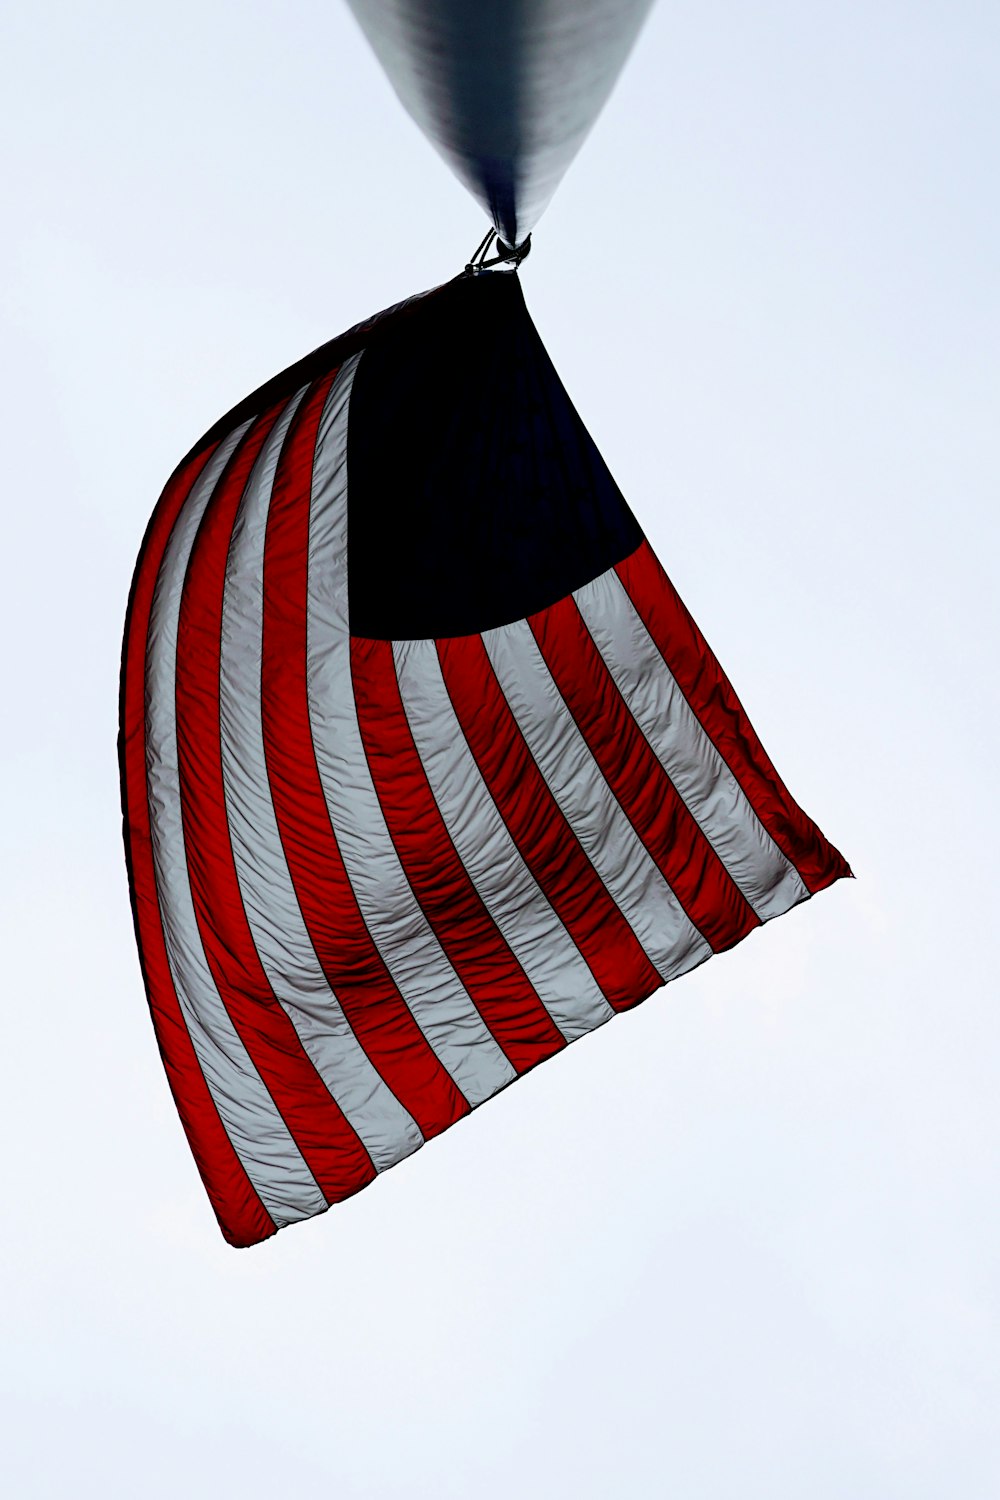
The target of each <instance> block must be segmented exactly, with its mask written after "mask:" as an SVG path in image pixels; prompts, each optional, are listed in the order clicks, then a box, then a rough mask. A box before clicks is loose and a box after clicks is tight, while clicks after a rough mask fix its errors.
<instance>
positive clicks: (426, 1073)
mask: <svg viewBox="0 0 1000 1500" xmlns="http://www.w3.org/2000/svg"><path fill="white" fill-rule="evenodd" d="M331 381H332V377H331V378H330V380H327V381H325V382H324V383H323V384H322V385H321V386H320V387H319V388H318V389H317V390H316V392H315V393H314V395H313V396H311V397H310V399H309V401H308V403H307V404H306V405H304V407H303V409H302V412H301V420H300V421H299V422H297V423H296V430H295V432H294V433H293V434H292V435H291V437H290V439H289V441H288V442H287V443H286V444H285V452H284V453H283V455H282V460H281V465H280V468H279V471H278V474H277V476H276V481H275V486H274V494H273V497H272V500H271V509H270V512H269V514H268V521H267V539H266V543H265V550H264V650H263V667H262V678H261V683H262V704H263V718H264V749H265V754H266V757H267V764H268V774H269V777H270V782H271V797H272V800H273V802H274V810H275V813H276V815H277V820H278V828H279V830H280V833H281V842H282V847H283V848H284V851H285V858H286V860H287V862H288V868H289V871H290V873H291V876H292V881H293V883H294V886H295V891H296V895H297V897H298V901H299V905H300V907H301V909H302V915H303V917H304V919H305V922H306V926H307V928H308V930H309V936H310V938H311V940H312V943H313V946H314V948H315V950H316V955H317V957H318V959H319V962H320V964H321V965H322V968H323V971H324V973H325V974H326V977H327V980H328V982H329V984H330V987H331V988H332V990H333V991H334V993H335V994H336V996H337V999H338V1000H339V1001H340V1004H341V1006H342V1008H343V1011H344V1014H345V1015H346V1017H347V1019H348V1021H349V1022H350V1024H351V1026H352V1027H353V1028H354V1032H355V1034H356V1036H357V1038H358V1041H359V1042H360V1043H361V1046H362V1047H363V1048H364V1050H365V1052H366V1053H367V1054H368V1057H369V1059H370V1060H371V1062H372V1064H373V1066H374V1067H375V1068H376V1069H377V1070H378V1072H379V1073H380V1074H381V1076H382V1078H383V1079H384V1080H385V1082H386V1084H387V1085H388V1086H389V1088H390V1089H391V1090H392V1091H393V1093H394V1094H395V1095H396V1097H397V1099H399V1101H400V1103H401V1104H402V1105H403V1107H404V1108H405V1109H407V1110H409V1112H410V1114H411V1115H412V1116H413V1118H414V1120H416V1122H417V1125H418V1126H419V1128H420V1130H421V1131H422V1133H423V1135H424V1136H425V1138H429V1137H430V1136H433V1135H437V1134H438V1133H439V1132H440V1131H442V1130H444V1129H445V1128H446V1127H447V1126H448V1125H451V1124H452V1123H453V1122H454V1121H455V1120H457V1119H460V1118H461V1117H462V1116H463V1115H465V1114H468V1112H469V1106H468V1103H467V1101H466V1100H465V1098H464V1097H463V1095H462V1093H461V1092H460V1090H459V1089H458V1088H457V1086H456V1085H455V1083H454V1081H453V1080H452V1078H451V1076H450V1075H449V1073H448V1072H447V1071H446V1070H445V1068H444V1067H443V1066H442V1064H441V1063H440V1061H439V1060H438V1058H437V1056H436V1054H435V1052H434V1051H433V1049H432V1048H431V1046H430V1044H429V1043H428V1041H427V1039H426V1037H425V1036H424V1034H423V1032H422V1031H421V1030H420V1027H419V1026H418V1025H417V1023H416V1021H415V1020H414V1018H413V1015H412V1014H411V1012H410V1010H409V1008H408V1006H407V1005H406V1003H405V1001H404V1000H403V998H402V996H401V995H400V993H399V990H398V989H397V987H396V984H395V981H394V980H393V978H392V976H391V975H390V973H389V971H388V969H387V968H386V965H385V962H384V960H383V958H382V955H381V953H380V952H379V950H378V948H377V946H376V945H375V943H374V941H373V940H372V937H371V934H370V933H369V931H368V928H367V927H366V925H365V921H364V917H363V916H362V913H361V910H360V908H359V906H358V902H357V898H356V897H355V894H354V890H353V887H352V886H351V882H350V879H349V877H348V874H347V871H346V869H345V867H344V862H343V858H342V856H341V853H340V849H339V847H338V845H337V839H336V835H335V834H334V831H333V828H332V827H331V824H330V817H329V813H328V811H327V806H326V800H325V797H324V795H323V787H322V783H321V781H320V777H319V771H318V769H317V765H316V755H315V751H314V748H313V742H312V734H311V731H310V724H309V699H308V691H307V678H306V671H307V657H306V629H307V612H308V566H309V509H310V491H311V480H312V463H313V454H314V451H315V446H316V440H317V434H318V430H319V422H320V418H321V416H322V411H323V402H324V400H325V397H326V394H327V392H328V390H329V387H330V384H331Z"/></svg>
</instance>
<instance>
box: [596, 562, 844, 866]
mask: <svg viewBox="0 0 1000 1500" xmlns="http://www.w3.org/2000/svg"><path fill="white" fill-rule="evenodd" d="M615 571H616V572H617V574H618V577H619V578H620V579H621V581H622V583H623V585H624V586H625V590H626V592H627V594H628V596H629V598H630V599H631V601H632V603H633V605H634V606H635V609H636V611H637V613H638V615H639V617H640V619H641V620H642V622H643V624H644V625H645V627H646V629H647V630H648V631H649V634H650V636H651V637H652V639H653V641H654V642H655V643H656V646H657V648H658V650H659V652H660V655H661V656H662V657H663V660H664V661H665V662H666V664H667V666H668V668H669V669H670V671H671V672H672V673H673V675H674V678H675V679H676V681H677V684H678V686H679V687H680V689H681V691H682V692H683V693H684V695H685V697H686V698H687V700H688V702H689V703H690V705H691V707H692V709H693V710H694V712H695V714H696V715H697V716H698V719H699V720H700V722H701V725H702V728H703V729H704V730H705V733H706V734H707V735H708V736H709V738H710V739H711V740H712V743H713V744H714V745H715V747H716V749H717V750H718V752H719V754H720V755H721V756H722V757H723V759H724V760H725V761H726V764H727V765H728V766H729V769H730V770H731V771H732V773H733V775H734V776H735V777H736V779H737V781H738V782H739V784H740V786H741V787H742V788H743V791H744V792H745V794H746V796H747V799H748V801H749V802H750V805H751V807H752V808H753V810H754V812H755V813H756V814H757V817H758V818H759V819H760V821H761V823H762V824H763V826H764V827H765V828H766V829H767V832H768V833H769V834H770V836H771V838H772V839H773V840H774V842H775V843H776V844H777V846H778V848H779V849H780V850H781V852H782V853H783V854H784V855H785V856H786V858H788V859H789V860H791V862H792V864H793V865H794V866H795V868H796V869H797V870H798V872H799V874H800V875H801V877H802V880H803V883H804V884H805V886H806V888H807V889H808V890H809V891H810V892H814V891H821V890H822V889H823V888H824V886H828V885H831V884H832V883H833V881H835V880H839V879H841V877H842V876H845V875H850V873H851V871H850V867H849V865H848V864H847V861H846V860H845V859H844V857H843V855H842V854H840V853H839V852H838V851H837V850H836V849H835V848H834V847H833V845H832V844H830V843H828V842H827V840H826V839H825V838H824V837H823V835H822V833H820V831H819V829H818V828H817V827H816V824H815V823H813V822H812V820H811V819H810V818H807V817H806V815H805V813H804V812H803V811H802V809H801V808H800V807H799V806H798V804H797V803H796V802H794V801H793V800H792V798H791V796H790V795H789V793H788V791H787V789H786V787H785V784H784V782H783V781H782V780H781V778H780V777H779V775H778V773H777V771H776V770H775V769H774V767H773V765H772V764H771V762H770V760H769V759H768V756H767V754H766V752H765V750H764V747H763V745H762V744H761V743H760V740H759V739H758V738H757V736H756V734H755V733H754V729H753V726H752V725H751V723H750V720H749V719H748V718H747V716H746V713H745V712H744V709H743V705H742V704H741V703H740V700H739V699H738V698H737V696H736V694H735V693H734V692H733V689H732V686H731V684H730V683H729V680H728V678H727V677H726V675H725V673H724V672H723V670H722V668H721V667H720V666H719V663H718V662H717V661H716V659H715V657H714V656H713V655H712V652H711V651H710V649H709V647H708V644H707V642H706V641H705V638H704V636H703V635H702V633H701V631H700V630H699V629H698V627H697V625H696V624H695V622H694V621H693V620H692V618H691V616H690V615H689V614H688V612H687V609H686V608H685V607H684V604H683V603H682V601H681V599H680V597H679V595H678V594H677V591H676V590H675V588H674V586H673V584H672V583H671V582H670V579H669V578H668V577H667V575H666V573H665V572H664V571H663V568H662V567H661V566H660V562H659V559H658V558H657V557H656V554H655V553H654V552H653V549H652V548H651V547H650V545H649V543H648V542H643V544H642V546H641V547H639V548H638V549H637V550H636V551H635V552H633V553H632V556H631V557H628V558H626V559H625V561H624V562H622V563H619V564H618V567H617V568H616V570H615Z"/></svg>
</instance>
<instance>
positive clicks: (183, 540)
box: [146, 423, 326, 1228]
mask: <svg viewBox="0 0 1000 1500" xmlns="http://www.w3.org/2000/svg"><path fill="white" fill-rule="evenodd" d="M249 425H250V424H249V423H246V424H244V426H242V427H240V428H238V429H237V431H236V432H234V433H232V434H231V435H230V437H229V438H227V440H226V442H225V443H224V444H223V445H222V447H220V449H219V450H218V452H217V453H216V454H215V455H214V457H213V458H212V460H211V461H210V463H209V464H208V465H207V467H206V468H205V470H204V472H203V474H202V475H201V477H200V478H199V480H198V483H197V484H196V485H195V487H194V489H193V490H192V492H191V494H190V495H189V497H188V499H187V501H186V502H185V504H184V506H183V508H182V510H181V513H180V515H179V516H178V518H177V521H176V523H175V525H174V528H173V531H172V532H171V535H170V541H169V542H168V544H167V548H166V551H165V553H164V555H163V561H162V563H161V564H160V571H159V574H158V576H157V580H156V588H155V590H154V593H153V605H152V609H151V611H150V618H149V639H148V644H147V648H146V780H147V786H148V791H149V821H150V830H151V833H152V845H153V864H154V869H155V874H156V892H157V897H158V899H159V903H160V912H161V916H162V920H163V935H164V939H165V942H166V948H167V958H168V961H169V964H170V974H171V977H172V979H173V983H174V989H175V990H176V992H177V999H178V1002H179V1004H180V1008H181V1012H182V1014H183V1016H184V1021H185V1024H186V1025H187V1029H188V1032H189V1034H190V1037H191V1042H192V1045H193V1046H194V1050H195V1053H196V1054H197V1058H198V1062H199V1065H200V1067H201V1070H202V1073H203V1074H204V1076H205V1082H206V1083H207V1084H208V1087H209V1089H210V1091H211V1094H212V1098H213V1099H214V1101H215V1104H216V1107H217V1109H218V1111H219V1115H220V1117H221V1119H222V1123H223V1126H224V1127H225V1131H226V1134H227V1135H228V1137H229V1139H230V1141H231V1142H232V1145H233V1149H234V1150H235V1151H236V1154H237V1155H238V1156H239V1158H240V1161H241V1162H242V1163H243V1166H244V1168H245V1169H246V1173H247V1176H248V1177H249V1179H250V1181H251V1182H252V1183H253V1185H254V1188H255V1189H256V1191H257V1193H258V1195H259V1197H260V1200H261V1202H262V1203H263V1205H264V1207H265V1208H266V1209H267V1211H268V1213H269V1214H270V1215H271V1218H272V1219H273V1220H274V1222H275V1224H277V1225H278V1227H279V1228H280V1227H281V1226H282V1225H284V1224H290V1223H292V1222H293V1221H294V1220H296V1219H305V1218H308V1217H309V1216H310V1215H311V1214H316V1213H322V1211H323V1210H324V1209H325V1208H326V1199H325V1198H324V1196H323V1194H322V1193H321V1191H320V1189H319V1187H318V1186H317V1184H316V1180H315V1178H314V1177H313V1175H312V1173H311V1172H310V1170H309V1168H308V1166H307V1165H306V1163H305V1161H304V1159H303V1157H302V1154H301V1152H300V1151H299V1148H298V1147H297V1146H296V1144H295V1141H294V1140H293V1139H292V1136H291V1134H290V1133H289V1131H288V1128H287V1126H286V1125H285V1123H284V1121H283V1120H282V1118H281V1116H280V1114H279V1113H278V1111H277V1109H276V1107H275V1105H274V1101H273V1100H272V1098H271V1096H270V1094H269V1093H268V1090H267V1088H266V1087H265V1085H264V1083H263V1081H262V1079H261V1077H260V1075H259V1073H258V1072H257V1070H256V1068H255V1067H254V1065H253V1063H252V1061H251V1060H250V1057H249V1054H248V1053H247V1051H246V1048H245V1047H244V1045H243V1043H242V1041H241V1040H240V1037H239V1034H238V1032H237V1030H236V1028H235V1026H234V1025H233V1023H232V1021H231V1019H230V1017H229V1013H228V1011H227V1010H226V1007H225V1005H224V1004H223V1001H222V997H221V995H220V994H219V991H218V990H217V988H216V986H215V981H214V980H213V978H212V974H211V970H210V969H209V966H208V960H207V959H206V957H205V950H204V948H203V947H202V942H201V934H200V933H199V931H198V921H197V917H196V916H195V911H194V902H193V900H192V896H191V885H190V879H189V875H188V866H187V859H186V856H185V850H184V825H183V819H182V815H181V792H180V776H179V772H178V765H177V720H176V715H175V711H174V692H175V682H176V670H177V622H178V617H179V614H180V603H181V591H182V589H183V586H184V577H185V574H186V572H187V565H188V559H189V557H190V554H191V548H192V546H193V544H194V539H195V535H196V533H197V530H198V526H199V524H200V522H201V518H202V516H203V515H204V513H205V507H206V506H207V505H208V502H209V499H210V497H211V494H212V491H213V489H214V488H215V485H216V483H217V481H218V479H219V478H220V476H221V474H222V471H223V469H224V468H225V465H226V461H227V460H228V458H229V457H230V455H231V454H232V453H233V451H234V449H235V448H236V445H237V443H238V442H239V441H240V439H241V438H242V437H243V436H244V434H245V433H246V431H247V428H248V427H249Z"/></svg>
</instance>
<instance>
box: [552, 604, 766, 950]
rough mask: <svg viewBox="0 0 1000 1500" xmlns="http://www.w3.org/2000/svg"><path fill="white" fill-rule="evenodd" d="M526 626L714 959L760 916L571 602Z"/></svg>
mask: <svg viewBox="0 0 1000 1500" xmlns="http://www.w3.org/2000/svg"><path fill="white" fill-rule="evenodd" d="M528 624H529V625H530V626H531V629H532V631H533V632H534V636H535V639H536V641H537V642H538V645H539V647H540V649H541V652H542V655H543V656H544V657H545V663H546V665H547V667H548V669H549V671H550V672H551V674H552V677H553V679H554V681H555V684H556V686H557V687H558V689H559V691H560V693H561V694H562V696H563V698H564V699H565V702H566V706H567V707H568V709H569V711H570V713H571V714H572V715H573V718H574V719H575V720H576V723H577V727H578V728H579V730H580V733H581V734H582V735H583V737H584V739H585V740H586V742H587V745H588V746H589V748H590V751H591V753H592V754H593V756H594V759H595V760H596V761H597V764H598V765H599V766H600V768H601V773H602V775H603V776H604V779H605V780H606V781H607V783H608V785H609V786H610V788H611V790H612V792H613V793H614V795H615V797H616V798H617V800H618V802H619V803H620V804H621V807H622V810H623V811H624V813H625V814H626V816H627V817H628V819H629V822H630V823H631V824H632V826H633V828H634V829H635V831H636V833H637V834H638V835H639V837H640V838H641V839H642V842H643V843H644V844H645V846H646V848H647V849H648V850H649V852H650V854H651V855H652V857H653V859H654V860H655V861H656V863H657V865H658V866H659V868H660V870H661V871H662V873H663V876H664V879H665V880H666V881H667V884H668V885H669V886H670V887H671V888H672V890H673V892H674V894H675V895H676V897H677V899H678V900H679V901H680V903H681V905H682V906H683V908H684V910H685V911H686V912H687V914H688V916H689V917H690V919H691V921H692V922H693V923H694V925H695V926H696V927H697V928H698V930H699V931H700V932H701V933H702V934H703V935H704V937H705V938H706V939H707V941H708V942H709V943H710V944H711V946H712V948H713V950H714V951H715V952H716V953H720V952H721V951H722V950H723V949H725V948H731V947H732V946H733V944H734V943H738V942H739V941H740V939H741V938H744V937H746V935H747V933H748V932H752V931H753V929H754V928H755V927H759V926H760V918H759V917H758V916H757V915H756V913H755V912H754V910H753V908H752V907H751V906H750V904H749V902H748V901H747V899H746V897H745V896H744V895H743V893H742V891H741V890H740V889H739V887H738V886H737V885H736V884H735V882H734V881H733V879H732V877H731V876H730V874H729V872H728V870H727V869H726V867H725V865H724V864H723V863H722V861H721V859H720V858H719V856H718V855H717V854H716V852H715V850H714V849H713V848H712V845H711V844H710V843H709V841H708V839H707V838H706V837H705V835H704V834H703V833H702V831H701V829H700V828H699V826H698V824H697V822H696V821H695V819H694V818H693V817H692V815H691V813H690V812H689V811H688V808H687V807H686V805H685V804H684V802H683V800H682V799H681V797H680V796H679V794H678V792H677V789H676V787H675V786H674V784H673V782H672V781H671V780H670V778H669V776H668V775H667V773H666V772H665V771H664V769H663V767H662V766H661V765H660V762H659V761H658V760H657V758H656V756H655V755H654V753H653V751H652V750H651V748H650V746H649V742H648V741H647V739H646V737H645V735H644V734H643V733H642V730H641V729H640V728H639V726H638V724H637V723H636V721H635V719H634V718H633V717H632V714H631V713H630V712H629V709H628V705H627V704H626V702H625V700H624V698H623V697H622V695H621V693H620V692H619V691H618V688H617V686H616V684H615V680H614V678H613V677H612V676H611V673H610V672H609V671H608V668H607V666H606V664H605V662H604V658H603V657H602V656H601V653H600V652H599V651H598V649H597V647H596V646H595V644H594V641H593V638H592V637H591V634H590V631H589V630H588V629H587V627H586V625H585V624H584V621H583V617H582V616H581V614H580V611H579V609H578V607H577V604H576V601H575V599H572V598H569V599H561V600H560V601H559V603H558V604H553V605H551V606H550V607H549V608H548V609H544V610H541V611H540V612H539V613H538V614H537V615H533V616H532V617H531V618H530V620H529V621H528Z"/></svg>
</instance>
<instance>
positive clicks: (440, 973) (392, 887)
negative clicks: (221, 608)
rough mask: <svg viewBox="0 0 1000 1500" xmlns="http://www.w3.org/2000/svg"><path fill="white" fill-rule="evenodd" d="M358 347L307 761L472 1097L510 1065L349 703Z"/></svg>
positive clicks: (318, 469) (325, 482) (320, 458)
mask: <svg viewBox="0 0 1000 1500" xmlns="http://www.w3.org/2000/svg"><path fill="white" fill-rule="evenodd" d="M360 357H361V356H360V355H355V356H354V357H353V358H352V359H350V360H348V361H347V362H346V363H345V365H344V367H343V369H342V370H341V373H340V374H339V375H338V377H337V379H336V381H335V382H334V386H333V389H332V390H331V392H330V395H329V398H328V400H327V404H326V408H325V410H324V412H323V418H322V421H321V423H320V429H319V440H318V442H317V445H316V462H315V467H314V471H313V494H312V510H311V515H310V525H309V644H308V672H309V717H310V723H311V728H312V737H313V744H314V746H315V750H316V764H317V766H318V768H319V774H320V780H321V782H322V784H323V792H324V795H325V798H326V803H327V809H328V811H329V814H330V821H331V823H332V824H333V828H334V832H335V833H336V836H337V842H338V844H339V846H340V852H341V855H342V856H343V860H344V865H345V868H346V870H347V875H348V879H349V880H350V882H351V885H352V886H353V888H354V892H355V895H356V896H357V899H358V904H359V906H360V907H361V911H362V914H363V916H364V919H365V922H366V923H367V926H368V930H369V932H370V933H371V935H372V938H373V940H374V942H375V944H376V945H377V947H378V949H379V952H380V953H381V955H382V957H383V959H384V960H385V963H386V966H387V968H388V970H389V972H390V974H391V975H392V977H393V979H394V980H395V982H396V985H397V987H398V989H399V992H400V994H401V995H402V997H403V999H404V1000H405V1001H406V1004H407V1005H408V1006H409V1008H410V1010H411V1012H412V1014H413V1016H414V1019H415V1020H416V1022H417V1024H418V1025H419V1027H420V1029H421V1031H422V1032H423V1034H424V1036H425V1037H426V1038H427V1040H428V1042H429V1043H430V1045H431V1047H432V1048H433V1049H434V1051H435V1053H436V1054H437V1056H438V1058H439V1060H440V1061H441V1063H442V1064H443V1066H444V1067H445V1068H446V1069H447V1071H448V1072H449V1074H450V1075H451V1077H452V1078H453V1079H454V1081H455V1083H456V1084H457V1085H458V1087H459V1088H460V1089H461V1091H462V1093H463V1094H464V1095H465V1097H466V1098H467V1099H468V1101H469V1103H470V1104H471V1105H476V1104H480V1103H482V1101H483V1100H484V1099H488V1098H489V1097H490V1095H491V1094H495V1093H496V1091H497V1090H498V1089H500V1088H503V1087H504V1085H505V1084H507V1083H509V1082H510V1081H511V1080H512V1079H513V1078H514V1076H515V1074H514V1070H513V1068H512V1067H511V1065H510V1063H509V1062H508V1061H507V1059H506V1057H505V1056H504V1054H503V1052H502V1051H501V1050H500V1048H499V1047H498V1046H497V1044H496V1042H495V1041H494V1039H493V1037H492V1036H491V1035H490V1033H489V1031H488V1030H487V1028H486V1025H485V1023H484V1021H483V1019H482V1017H481V1016H480V1014H479V1012H478V1011H477V1010H476V1008H475V1006H474V1005H473V1003H472V1000H471V999H470V998H469V995H468V993H467V992H466V990H465V988H464V986H463V985H462V983H461V981H460V980H459V978H458V975H457V974H456V973H455V970H454V969H453V968H452V966H451V963H450V962H449V960H448V958H447V956H446V955H445V953H444V950H443V949H442V947H441V945H440V943H439V942H438V940H437V938H436V937H435V935H434V932H433V930H432V929H431V926H430V924H429V923H428V921H427V918H426V917H425V916H424V913H423V911H422V910H421V907H420V905H419V904H418V902H417V900H416V898H415V896H414V894H413V891H412V890H411V888H410V885H409V882H408V881H407V879H406V875H405V873H404V871H403V867H402V865H401V863H400V861H399V857H398V855H397V854H396V850H395V848H394V846H393V843H392V839H391V837H390V835H389V830H388V828H387V827H386V823H385V819H384V817H383V816H382V809H381V807H380V805H379V801H378V797H377V795H376V792H375V786H374V783H373V782H372V778H371V773H370V771H369V768H368V761H367V759H366V757H365V751H364V745H363V743H362V740H361V731H360V728H359V726H358V716H357V708H356V705H355V702H354V690H353V685H352V682H351V645H350V634H349V625H348V598H347V413H348V406H349V403H350V395H351V385H352V382H353V379H354V372H355V370H356V369H357V366H358V360H359V359H360ZM386 440H387V441H391V436H390V435H388V434H387V439H386Z"/></svg>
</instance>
